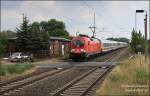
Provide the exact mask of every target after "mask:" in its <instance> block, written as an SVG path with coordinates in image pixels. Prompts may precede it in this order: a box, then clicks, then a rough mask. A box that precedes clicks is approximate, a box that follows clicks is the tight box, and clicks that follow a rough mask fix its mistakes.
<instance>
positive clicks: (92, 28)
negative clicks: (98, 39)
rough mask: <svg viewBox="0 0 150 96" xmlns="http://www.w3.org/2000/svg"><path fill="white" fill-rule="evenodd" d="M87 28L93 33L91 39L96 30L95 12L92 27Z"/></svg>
mask: <svg viewBox="0 0 150 96" xmlns="http://www.w3.org/2000/svg"><path fill="white" fill-rule="evenodd" d="M89 28H90V29H91V30H92V32H93V36H92V37H95V29H96V27H95V12H94V18H93V26H90V27H89Z"/></svg>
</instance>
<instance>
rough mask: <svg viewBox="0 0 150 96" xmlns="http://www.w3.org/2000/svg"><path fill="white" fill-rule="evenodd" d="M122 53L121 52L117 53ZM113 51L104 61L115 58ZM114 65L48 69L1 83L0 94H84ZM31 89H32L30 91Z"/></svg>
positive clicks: (72, 95) (115, 53) (24, 95)
mask: <svg viewBox="0 0 150 96" xmlns="http://www.w3.org/2000/svg"><path fill="white" fill-rule="evenodd" d="M120 52H121V51H120ZM119 54H122V53H119ZM119 54H118V53H117V52H114V53H113V54H111V56H109V58H107V60H106V59H104V61H105V62H103V63H105V64H106V63H107V62H111V61H114V60H116V58H117V56H119ZM113 67H114V65H113V64H112V65H108V66H105V67H87V68H86V67H82V68H81V67H71V68H66V69H60V70H54V69H53V70H50V71H46V72H44V73H42V72H41V73H40V74H38V75H34V76H29V77H28V78H24V79H17V80H16V81H14V82H12V81H11V82H9V83H7V84H2V83H1V85H2V86H1V90H0V96H61V95H62V96H85V95H89V94H90V93H92V92H93V91H91V89H92V88H93V86H95V84H97V83H98V82H99V81H101V80H103V78H104V77H105V76H106V75H107V73H109V72H110V70H112V69H113ZM68 82H69V83H68ZM31 90H32V91H31Z"/></svg>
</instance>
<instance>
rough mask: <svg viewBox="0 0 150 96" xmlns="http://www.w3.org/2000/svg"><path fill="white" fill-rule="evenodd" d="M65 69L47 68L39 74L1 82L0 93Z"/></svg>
mask: <svg viewBox="0 0 150 96" xmlns="http://www.w3.org/2000/svg"><path fill="white" fill-rule="evenodd" d="M64 70H65V69H60V70H55V69H53V70H49V71H48V70H47V71H46V72H42V73H41V72H40V74H34V75H32V76H29V77H26V78H25V77H22V78H19V79H16V80H15V81H10V82H8V83H7V84H6V83H1V88H0V89H1V90H0V95H3V94H5V93H9V91H13V90H15V89H19V88H21V87H23V86H26V85H29V84H31V83H33V82H36V81H39V80H41V79H43V78H46V77H48V76H53V75H55V74H57V73H59V72H62V71H64ZM20 79H21V80H20Z"/></svg>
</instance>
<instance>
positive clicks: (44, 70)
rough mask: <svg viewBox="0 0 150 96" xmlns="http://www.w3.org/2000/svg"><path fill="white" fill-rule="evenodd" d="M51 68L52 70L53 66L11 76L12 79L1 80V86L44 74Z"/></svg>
mask: <svg viewBox="0 0 150 96" xmlns="http://www.w3.org/2000/svg"><path fill="white" fill-rule="evenodd" d="M50 70H52V68H37V69H36V70H35V71H34V72H32V73H30V74H26V75H21V76H18V77H16V78H11V79H8V80H3V81H0V86H6V85H8V84H10V83H13V82H17V81H20V80H23V79H26V78H29V77H33V76H36V75H40V74H42V73H44V72H48V71H50Z"/></svg>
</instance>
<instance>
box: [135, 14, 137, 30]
mask: <svg viewBox="0 0 150 96" xmlns="http://www.w3.org/2000/svg"><path fill="white" fill-rule="evenodd" d="M136 27H137V24H136V12H135V31H136Z"/></svg>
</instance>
